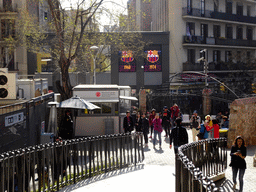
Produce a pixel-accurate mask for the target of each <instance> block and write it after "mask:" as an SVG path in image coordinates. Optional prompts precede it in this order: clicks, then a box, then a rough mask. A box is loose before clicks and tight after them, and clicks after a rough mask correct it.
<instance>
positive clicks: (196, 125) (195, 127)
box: [190, 110, 201, 142]
mask: <svg viewBox="0 0 256 192" xmlns="http://www.w3.org/2000/svg"><path fill="white" fill-rule="evenodd" d="M200 122H201V120H200V117H199V116H198V114H197V110H195V111H194V112H193V115H192V116H191V118H190V125H191V129H192V139H193V142H195V141H196V135H197V134H198V132H199V129H200Z"/></svg>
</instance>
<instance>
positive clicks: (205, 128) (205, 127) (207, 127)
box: [199, 120, 210, 139]
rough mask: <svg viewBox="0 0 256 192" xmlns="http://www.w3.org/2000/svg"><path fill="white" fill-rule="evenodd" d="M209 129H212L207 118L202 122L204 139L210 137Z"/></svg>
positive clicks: (201, 131) (201, 129)
mask: <svg viewBox="0 0 256 192" xmlns="http://www.w3.org/2000/svg"><path fill="white" fill-rule="evenodd" d="M208 131H210V127H209V121H208V120H205V121H204V123H202V124H201V128H200V131H199V132H200V133H204V136H203V139H207V138H208Z"/></svg>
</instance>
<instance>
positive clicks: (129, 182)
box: [61, 130, 256, 192]
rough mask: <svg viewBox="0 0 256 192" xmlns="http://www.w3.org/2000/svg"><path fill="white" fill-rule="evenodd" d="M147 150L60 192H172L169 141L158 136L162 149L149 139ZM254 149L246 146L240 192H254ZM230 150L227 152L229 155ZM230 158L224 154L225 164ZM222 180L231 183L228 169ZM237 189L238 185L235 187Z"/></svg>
mask: <svg viewBox="0 0 256 192" xmlns="http://www.w3.org/2000/svg"><path fill="white" fill-rule="evenodd" d="M188 133H189V141H190V142H191V141H192V133H191V130H188ZM149 141H150V142H149V147H148V148H145V160H144V161H143V163H142V164H139V165H137V166H136V167H135V166H132V167H129V168H126V169H122V170H117V171H112V172H109V173H107V174H103V175H100V176H96V177H93V178H90V179H87V180H84V181H81V182H79V183H77V184H75V185H71V186H68V187H65V188H64V189H62V190H61V191H63V192H64V191H65V192H68V191H74V192H80V191H99V190H104V191H108V190H109V191H110V190H111V191H112V192H117V191H118V192H119V191H122V192H126V191H127V192H128V191H129V192H131V191H141V190H143V191H147V192H156V191H170V192H171V191H173V192H175V176H174V173H175V160H174V158H175V155H174V151H173V149H169V140H168V139H166V138H165V137H164V133H162V149H159V146H158V145H157V146H156V149H153V144H152V140H151V139H149ZM255 150H256V146H254V147H248V152H247V153H248V154H247V157H246V162H247V168H248V169H247V170H246V172H245V178H244V181H245V182H244V192H256V182H255V181H256V167H253V156H254V153H255ZM229 152H230V151H228V154H229ZM229 161H230V156H229V155H228V162H229ZM226 178H227V179H228V180H230V181H232V173H231V168H230V167H228V169H227V170H226ZM237 188H239V186H237Z"/></svg>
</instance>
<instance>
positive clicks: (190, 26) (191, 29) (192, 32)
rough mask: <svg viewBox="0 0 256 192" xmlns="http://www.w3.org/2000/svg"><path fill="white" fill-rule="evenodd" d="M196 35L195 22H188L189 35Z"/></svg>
mask: <svg viewBox="0 0 256 192" xmlns="http://www.w3.org/2000/svg"><path fill="white" fill-rule="evenodd" d="M193 35H195V23H187V36H193Z"/></svg>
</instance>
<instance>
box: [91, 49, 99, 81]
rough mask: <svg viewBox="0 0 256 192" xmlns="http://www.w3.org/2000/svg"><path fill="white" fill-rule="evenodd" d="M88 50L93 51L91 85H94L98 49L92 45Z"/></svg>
mask: <svg viewBox="0 0 256 192" xmlns="http://www.w3.org/2000/svg"><path fill="white" fill-rule="evenodd" d="M90 50H93V51H94V52H95V56H94V57H93V84H94V85H96V57H97V54H98V50H99V47H97V46H95V45H94V46H91V47H90Z"/></svg>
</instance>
